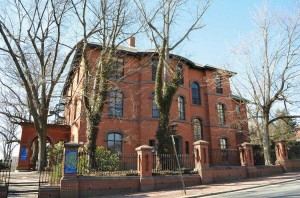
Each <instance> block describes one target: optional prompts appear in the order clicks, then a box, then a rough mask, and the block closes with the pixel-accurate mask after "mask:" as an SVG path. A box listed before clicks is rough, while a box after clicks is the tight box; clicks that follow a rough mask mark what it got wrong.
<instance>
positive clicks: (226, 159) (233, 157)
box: [208, 149, 241, 166]
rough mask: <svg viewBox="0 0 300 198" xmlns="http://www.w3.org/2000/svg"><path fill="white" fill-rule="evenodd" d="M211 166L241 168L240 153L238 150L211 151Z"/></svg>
mask: <svg viewBox="0 0 300 198" xmlns="http://www.w3.org/2000/svg"><path fill="white" fill-rule="evenodd" d="M208 154H209V157H210V165H211V166H240V165H241V162H240V153H239V150H238V149H209V150H208Z"/></svg>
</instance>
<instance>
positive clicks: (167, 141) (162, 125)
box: [156, 112, 172, 154]
mask: <svg viewBox="0 0 300 198" xmlns="http://www.w3.org/2000/svg"><path fill="white" fill-rule="evenodd" d="M169 122H170V117H169V112H163V113H162V112H160V115H159V122H158V127H157V131H156V139H157V140H158V142H157V152H158V154H169V153H171V151H172V141H171V131H170V127H169Z"/></svg>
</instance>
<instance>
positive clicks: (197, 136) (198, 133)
mask: <svg viewBox="0 0 300 198" xmlns="http://www.w3.org/2000/svg"><path fill="white" fill-rule="evenodd" d="M198 140H202V124H201V121H200V120H199V119H194V141H198Z"/></svg>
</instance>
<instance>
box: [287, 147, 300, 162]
mask: <svg viewBox="0 0 300 198" xmlns="http://www.w3.org/2000/svg"><path fill="white" fill-rule="evenodd" d="M288 157H289V159H300V144H295V145H290V146H288Z"/></svg>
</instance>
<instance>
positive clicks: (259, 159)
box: [252, 144, 276, 166]
mask: <svg viewBox="0 0 300 198" xmlns="http://www.w3.org/2000/svg"><path fill="white" fill-rule="evenodd" d="M252 148H253V159H254V165H255V166H259V165H265V159H264V150H263V147H262V146H260V145H253V146H252ZM269 151H270V157H271V163H272V164H275V161H276V154H275V146H274V144H272V145H271V146H270V148H269Z"/></svg>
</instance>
